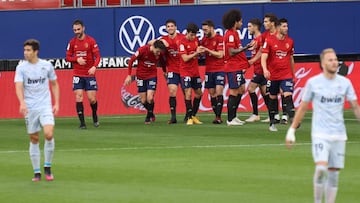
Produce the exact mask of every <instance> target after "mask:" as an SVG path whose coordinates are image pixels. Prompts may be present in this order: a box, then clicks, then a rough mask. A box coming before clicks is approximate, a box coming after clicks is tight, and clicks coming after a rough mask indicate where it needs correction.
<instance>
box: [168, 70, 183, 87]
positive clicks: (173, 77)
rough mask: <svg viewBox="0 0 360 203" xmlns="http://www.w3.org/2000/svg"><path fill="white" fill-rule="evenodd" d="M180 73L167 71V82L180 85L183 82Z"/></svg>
mask: <svg viewBox="0 0 360 203" xmlns="http://www.w3.org/2000/svg"><path fill="white" fill-rule="evenodd" d="M180 80H181V79H180V74H179V73H175V72H168V73H167V84H168V85H170V84H174V85H178V84H181V81H180Z"/></svg>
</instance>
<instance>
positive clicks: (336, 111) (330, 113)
mask: <svg viewBox="0 0 360 203" xmlns="http://www.w3.org/2000/svg"><path fill="white" fill-rule="evenodd" d="M345 98H346V100H348V101H354V100H357V97H356V94H355V91H354V88H353V86H352V84H351V81H350V80H349V79H347V78H345V77H343V76H341V75H338V74H337V75H336V76H335V78H333V79H328V78H326V77H325V76H324V74H322V73H321V74H319V75H317V76H314V77H312V78H310V79H309V80H308V81H307V83H306V85H305V89H304V93H303V95H302V100H303V101H306V102H312V104H313V115H312V127H311V135H312V136H313V137H318V138H322V139H326V140H347V135H346V129H345V123H344V102H345Z"/></svg>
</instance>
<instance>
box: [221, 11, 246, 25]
mask: <svg viewBox="0 0 360 203" xmlns="http://www.w3.org/2000/svg"><path fill="white" fill-rule="evenodd" d="M241 19H242V16H241V11H240V10H239V9H232V10H229V11H228V12H226V13H225V14H224V16H223V18H222V24H223V26H224V27H225V29H231V28H232V27H234V25H235V23H236V22H238V21H240V20H241Z"/></svg>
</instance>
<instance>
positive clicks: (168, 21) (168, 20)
mask: <svg viewBox="0 0 360 203" xmlns="http://www.w3.org/2000/svg"><path fill="white" fill-rule="evenodd" d="M168 23H172V24H174V25H175V26H176V21H175V20H174V19H167V20H166V22H165V25H167V24H168Z"/></svg>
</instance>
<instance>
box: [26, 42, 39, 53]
mask: <svg viewBox="0 0 360 203" xmlns="http://www.w3.org/2000/svg"><path fill="white" fill-rule="evenodd" d="M25 46H31V48H32V49H33V50H34V51H39V50H40V42H39V41H37V40H36V39H28V40H26V41H25V42H24V47H25Z"/></svg>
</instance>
